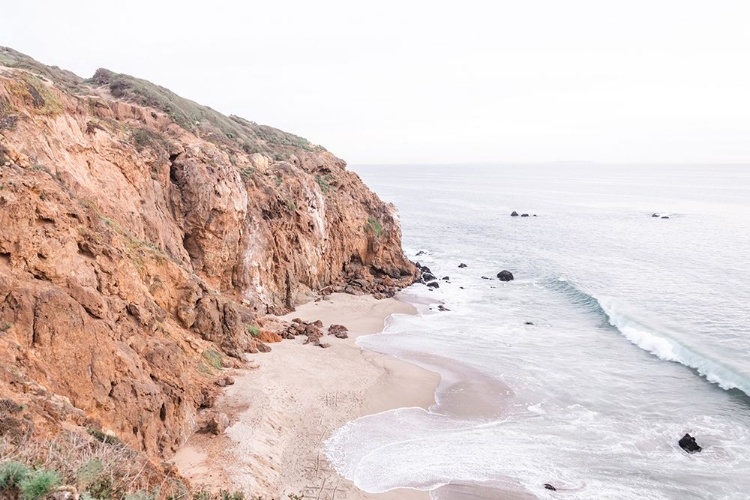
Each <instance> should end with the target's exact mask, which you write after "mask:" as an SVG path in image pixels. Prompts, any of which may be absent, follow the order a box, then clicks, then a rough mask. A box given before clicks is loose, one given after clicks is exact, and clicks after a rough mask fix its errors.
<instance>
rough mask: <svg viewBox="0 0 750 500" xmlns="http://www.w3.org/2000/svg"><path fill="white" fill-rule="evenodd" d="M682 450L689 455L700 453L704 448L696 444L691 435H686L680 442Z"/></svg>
mask: <svg viewBox="0 0 750 500" xmlns="http://www.w3.org/2000/svg"><path fill="white" fill-rule="evenodd" d="M679 445H680V448H682V449H683V450H685V451H686V452H688V453H698V452H699V451H701V450H702V449H703V448H701V447H700V446H698V443H696V442H695V438H694V437H693V436H691V435H690V434H685V435H684V436H682V439H680V442H679Z"/></svg>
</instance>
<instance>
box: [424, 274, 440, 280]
mask: <svg viewBox="0 0 750 500" xmlns="http://www.w3.org/2000/svg"><path fill="white" fill-rule="evenodd" d="M422 279H423V280H425V281H435V280H436V279H437V278H436V277H435V275H434V274H431V273H429V272H426V273H422Z"/></svg>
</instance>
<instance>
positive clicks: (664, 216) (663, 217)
mask: <svg viewBox="0 0 750 500" xmlns="http://www.w3.org/2000/svg"><path fill="white" fill-rule="evenodd" d="M661 218H662V219H669V217H667V216H666V215H662V216H661Z"/></svg>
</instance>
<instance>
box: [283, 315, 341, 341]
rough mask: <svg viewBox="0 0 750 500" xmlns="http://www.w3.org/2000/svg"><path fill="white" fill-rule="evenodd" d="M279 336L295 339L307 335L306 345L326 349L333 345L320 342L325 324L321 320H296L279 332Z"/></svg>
mask: <svg viewBox="0 0 750 500" xmlns="http://www.w3.org/2000/svg"><path fill="white" fill-rule="evenodd" d="M279 334H280V335H281V336H282V337H283V338H285V339H294V338H296V337H298V336H300V335H305V336H306V337H307V339H306V340H305V344H313V345H316V346H318V347H322V348H324V349H325V348H326V347H331V344H326V343H324V342H321V341H320V338H321V337H322V336H323V322H322V321H320V320H319V319H318V320H315V321H311V322H307V321H302V320H301V319H299V318H294V319H293V320H292V323H291V324H290V325H289V326H287V327H286V328H285V329H284V330H282V331H281V332H279Z"/></svg>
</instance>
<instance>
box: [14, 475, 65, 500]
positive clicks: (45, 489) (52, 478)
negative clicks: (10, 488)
mask: <svg viewBox="0 0 750 500" xmlns="http://www.w3.org/2000/svg"><path fill="white" fill-rule="evenodd" d="M59 485H60V476H59V475H58V474H57V472H54V471H50V470H44V469H41V470H38V471H34V472H33V473H31V474H28V475H27V476H26V477H25V478H23V479H22V480H21V481H20V482H19V483H18V489H19V490H20V491H21V498H22V499H23V500H37V499H39V498H44V497H46V496H47V494H48V493H49V492H50V491H52V490H53V489H54V488H56V487H57V486H59Z"/></svg>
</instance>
